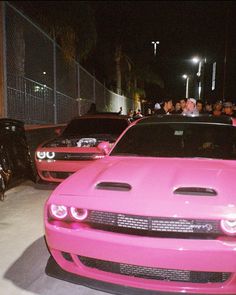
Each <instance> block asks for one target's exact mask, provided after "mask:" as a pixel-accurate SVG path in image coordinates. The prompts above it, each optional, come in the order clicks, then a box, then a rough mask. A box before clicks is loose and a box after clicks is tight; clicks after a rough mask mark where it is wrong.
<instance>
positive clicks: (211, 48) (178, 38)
mask: <svg viewBox="0 0 236 295" xmlns="http://www.w3.org/2000/svg"><path fill="white" fill-rule="evenodd" d="M13 2H15V1H13ZM18 3H23V4H24V8H26V10H27V12H28V13H30V15H31V16H32V17H33V18H34V17H35V15H37V14H39V13H38V8H41V11H43V12H44V11H45V15H46V8H47V9H49V10H50V11H51V13H53V14H54V15H56V16H57V20H58V21H59V22H60V19H58V18H60V15H61V13H62V14H63V18H65V17H68V18H70V17H69V13H68V12H67V11H66V10H67V9H68V10H69V8H70V10H71V9H72V10H73V9H74V8H75V7H76V8H78V9H80V5H79V4H81V3H89V5H90V7H91V9H92V11H93V15H94V19H95V28H96V32H97V41H96V46H95V47H93V49H92V51H91V52H90V53H89V55H88V57H87V59H86V60H85V61H81V62H82V66H84V67H85V68H86V69H87V70H88V71H89V72H91V73H92V74H95V75H96V77H97V79H98V80H99V81H101V82H102V83H106V85H107V86H108V87H109V86H110V84H109V83H110V81H111V80H112V79H113V87H114V86H115V82H114V79H115V78H114V77H115V74H114V73H115V62H114V52H115V44H121V45H122V51H123V53H124V54H125V55H127V56H128V57H129V58H130V60H131V61H132V62H133V64H134V65H135V66H136V67H137V68H139V70H142V69H143V68H144V67H146V66H148V68H150V69H151V71H152V72H154V73H156V74H157V75H159V76H160V77H161V79H162V80H163V82H164V85H165V87H164V89H161V88H160V87H157V86H155V85H152V84H146V85H145V91H146V96H147V98H148V99H153V100H156V99H159V98H160V97H161V98H163V97H167V96H169V97H171V98H173V99H175V98H181V97H183V96H185V81H184V80H183V78H182V75H183V74H185V73H186V74H192V75H196V73H197V65H194V64H193V63H192V62H191V58H192V57H193V56H199V57H202V58H206V59H207V63H208V64H209V65H210V64H212V63H213V62H214V61H216V60H217V70H219V69H220V67H219V66H218V65H221V66H223V63H224V57H225V48H226V45H227V55H226V57H227V67H226V94H227V96H228V97H229V98H230V99H232V100H234V101H235V102H236V87H235V80H236V79H235V78H236V4H235V3H236V1H17V2H16V4H18ZM49 4H50V5H49ZM77 6H78V7H77ZM72 7H74V8H72ZM76 13H77V12H76ZM48 15H49V16H48V17H49V18H50V15H51V14H50V13H49V14H48ZM81 15H82V16H83V11H79V14H78V16H76V20H78V19H82V20H81V21H82V22H83V27H84V28H83V30H85V31H86V30H88V26H89V22H87V21H86V17H85V18H84V19H83V17H81ZM71 22H72V20H71ZM76 26H78V25H77V24H76ZM226 32H227V34H226ZM85 35H86V34H85ZM152 41H159V42H160V44H159V45H157V54H156V56H154V48H153V44H152ZM218 75H219V80H220V81H222V80H223V71H222V69H221V70H219V71H218ZM219 98H220V99H221V97H217V98H216V99H219Z"/></svg>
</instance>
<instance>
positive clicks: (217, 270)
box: [44, 115, 236, 295]
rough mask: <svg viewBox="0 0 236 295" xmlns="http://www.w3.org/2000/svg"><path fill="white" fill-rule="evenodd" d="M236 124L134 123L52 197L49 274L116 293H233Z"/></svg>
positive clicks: (205, 120)
mask: <svg viewBox="0 0 236 295" xmlns="http://www.w3.org/2000/svg"><path fill="white" fill-rule="evenodd" d="M235 126H236V124H235V120H234V119H232V118H230V117H224V116H222V117H212V116H198V117H186V116H182V115H169V116H168V115H164V116H152V117H148V118H144V119H142V120H140V121H138V122H135V123H134V124H133V125H131V126H130V127H129V128H128V129H127V130H126V132H125V133H124V134H123V135H122V136H121V137H120V138H119V139H118V141H117V142H116V144H115V145H114V146H113V148H112V149H111V151H110V152H109V154H108V155H107V156H106V157H104V158H103V159H102V160H100V161H97V162H94V163H93V164H91V165H89V166H88V167H86V168H84V169H81V170H80V171H78V172H76V173H75V174H74V175H72V176H70V177H69V178H67V179H66V180H65V181H64V182H63V183H62V184H60V185H59V186H58V187H57V188H56V190H55V191H54V192H53V193H52V195H51V196H50V197H49V199H48V200H47V202H46V204H45V217H44V218H45V219H44V221H45V233H46V241H47V245H48V248H49V250H50V252H51V255H52V257H53V258H50V259H49V262H48V265H47V268H46V272H47V274H49V275H51V276H55V277H59V278H61V279H65V280H69V281H71V282H77V283H80V284H86V285H88V284H89V285H93V287H94V288H98V289H104V290H108V291H110V292H115V293H116V294H127V293H129V292H128V291H132V292H133V293H132V294H134V292H135V294H141V293H140V292H141V290H142V292H143V291H145V292H144V294H146V293H147V294H149V293H150V294H154V292H158V293H155V294H173V293H174V294H183V293H185V294H186V293H187V294H234V295H235V294H236V196H235V194H236V193H235V192H234V190H235V189H234V183H235V180H236V127H235ZM106 148H107V145H106V143H104V149H106ZM101 282H102V283H101ZM134 290H135V291H134ZM142 294H143V293H142Z"/></svg>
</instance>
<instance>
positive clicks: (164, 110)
mask: <svg viewBox="0 0 236 295" xmlns="http://www.w3.org/2000/svg"><path fill="white" fill-rule="evenodd" d="M172 108H173V102H172V99H170V98H166V99H164V100H163V102H162V103H161V108H160V109H159V110H157V111H156V115H169V114H170V113H171V111H172Z"/></svg>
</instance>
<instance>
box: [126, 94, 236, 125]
mask: <svg viewBox="0 0 236 295" xmlns="http://www.w3.org/2000/svg"><path fill="white" fill-rule="evenodd" d="M165 114H166V115H169V114H182V115H184V116H198V115H201V114H209V115H212V116H221V115H226V116H230V117H235V118H236V105H234V104H233V103H232V102H231V101H224V102H223V101H221V100H218V101H216V102H215V103H213V104H212V103H209V102H205V103H204V102H203V101H202V100H196V99H194V98H188V99H186V98H183V99H180V100H178V101H176V102H175V103H173V101H172V99H169V98H166V99H164V100H163V101H162V102H161V103H156V104H155V106H154V108H153V109H148V111H147V114H145V115H165ZM128 115H129V116H130V117H131V118H132V119H134V120H135V119H138V118H141V117H142V116H143V115H142V113H141V111H140V110H138V111H137V112H133V111H132V110H130V111H129V113H128Z"/></svg>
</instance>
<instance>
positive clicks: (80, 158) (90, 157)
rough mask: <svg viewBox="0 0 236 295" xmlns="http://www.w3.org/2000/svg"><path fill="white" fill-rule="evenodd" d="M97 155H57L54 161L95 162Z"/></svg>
mask: <svg viewBox="0 0 236 295" xmlns="http://www.w3.org/2000/svg"><path fill="white" fill-rule="evenodd" d="M97 155H101V154H94V153H56V154H55V157H54V160H61V161H89V160H94V159H95V157H96V156H97Z"/></svg>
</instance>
